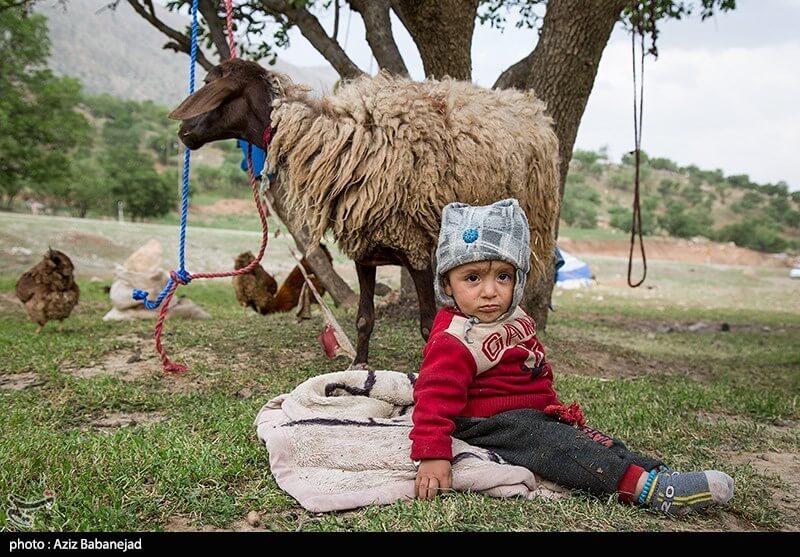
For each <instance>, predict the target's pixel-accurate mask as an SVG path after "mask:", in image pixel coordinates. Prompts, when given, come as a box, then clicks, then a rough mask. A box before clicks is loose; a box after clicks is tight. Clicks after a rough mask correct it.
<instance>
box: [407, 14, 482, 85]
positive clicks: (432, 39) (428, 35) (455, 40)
mask: <svg viewBox="0 0 800 557" xmlns="http://www.w3.org/2000/svg"><path fill="white" fill-rule="evenodd" d="M393 7H394V10H395V13H397V16H398V17H399V18H400V21H402V22H403V25H404V26H405V27H406V29H408V32H409V33H410V34H411V38H412V39H414V43H415V44H416V45H417V49H418V50H419V54H420V56H421V57H422V65H423V66H424V68H425V75H426V76H428V77H434V78H437V79H441V78H443V77H445V76H450V77H452V78H454V79H461V80H465V81H470V80H471V79H472V35H473V31H474V30H475V17H476V15H477V13H478V0H396V1H395V2H394V4H393Z"/></svg>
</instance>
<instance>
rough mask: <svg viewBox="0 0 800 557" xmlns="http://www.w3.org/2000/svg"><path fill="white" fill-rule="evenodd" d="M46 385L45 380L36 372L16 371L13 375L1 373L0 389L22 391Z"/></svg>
mask: <svg viewBox="0 0 800 557" xmlns="http://www.w3.org/2000/svg"><path fill="white" fill-rule="evenodd" d="M41 385H44V380H42V379H40V378H39V376H38V375H36V374H35V373H33V372H31V373H15V374H13V375H0V389H5V390H9V391H21V390H23V389H29V388H31V387H39V386H41Z"/></svg>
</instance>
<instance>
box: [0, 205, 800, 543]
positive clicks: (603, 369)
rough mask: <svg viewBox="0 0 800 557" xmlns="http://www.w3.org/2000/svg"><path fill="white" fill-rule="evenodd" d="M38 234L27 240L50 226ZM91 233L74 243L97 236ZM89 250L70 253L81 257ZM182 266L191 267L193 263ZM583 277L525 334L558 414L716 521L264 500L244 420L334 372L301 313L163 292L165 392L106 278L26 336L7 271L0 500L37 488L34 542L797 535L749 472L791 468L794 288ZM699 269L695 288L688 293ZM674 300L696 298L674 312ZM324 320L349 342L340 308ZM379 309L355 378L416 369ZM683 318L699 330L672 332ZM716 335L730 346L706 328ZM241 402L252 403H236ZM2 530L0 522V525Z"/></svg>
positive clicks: (530, 506)
mask: <svg viewBox="0 0 800 557" xmlns="http://www.w3.org/2000/svg"><path fill="white" fill-rule="evenodd" d="M34 218H41V217H34ZM36 222H37V225H38V226H37V229H38V230H39V231H45V233H46V231H48V230H51V229H57V228H58V227H59V226H61V225H62V224H63V223H60V222H59V221H57V220H52V221H51V220H50V219H44V220H40V221H36ZM114 224H115V223H111V225H114ZM89 226H98V227H100V226H101V225H97V224H93V223H89ZM149 226H156V225H149ZM142 229H147V230H149V228H147V227H143V228H142ZM142 229H139V230H140V231H141V230H142ZM109 230H110V231H113V230H114V229H113V228H110V229H104V228H102V227H101V228H96V229H94V232H92V229H89V230H84V232H91V233H93V234H97V235H101V234H102V235H103V237H109V236H108V235H107V234H110V233H111V232H109ZM165 233H166V232H165ZM169 233H170V235H174V230H169ZM12 234H13V235H16V236H17V237H18V238H19V239H20V241H23V240H25V239H26V235H25V234H24V227H21V226H20V225H18V224H14V223H12V224H11V225H9V224H8V221H3V222H0V235H2V236H0V238H7V237H8V236H10V235H12ZM203 234H204V236H203V241H202V242H200V240H199V239H198V240H197V241H198V243H202V244H204V245H205V246H206V249H209V250H212V249H213V250H215V249H219V253H225V250H226V249H227V250H230V249H238V248H237V247H236V245H235V242H234V240H232V239H231V238H245V239H248V240H252V236H251V235H244V236H241V235H239V236H235V235H234V233H232V232H223V231H214V230H207V231H204V232H203ZM28 235H30V234H28ZM139 238H140V239H141V236H139ZM37 241H42V240H37ZM112 241H113V242H114V243H115V244H117V245H119V246H120V248H119V251H120V252H122V251H123V247H125V248H127V245H128V244H127V243H126V242H128V240H125V241H123V238H122V237H121V236H120V237H114V238H112ZM131 241H132V240H131ZM87 242H88V240H84V241H83V243H82V244H81V245H80V246H73V247H74V248H75V249H77V248H78V247H80V249H82V250H83V249H85V250H86V252H85V253H86V254H87V255H86V257H87V258H88V259H90V257H89V255H90V254H91V249H90V246H89V244H88V243H87ZM215 242H219V243H220V245H221V246H222V247H219V248H215V247H213V245H214V243H215ZM209 246H211V247H209ZM169 249H170V248H165V251H167V250H169ZM193 253H194V254H196V255H197V256H198V257H201V258H202V257H205V252H203V251H202V250H201V249H200V248H196V249H195V251H194V252H190V255H191V254H193ZM225 255H226V256H227V253H225ZM104 257H106V256H104ZM108 257H109V258H112V257H114V256H113V254H111V255H109V256H108ZM590 263H591V259H590ZM596 263H597V264H598V265H597V267H598V269H597V270H596V272H597V273H598V280H599V285H598V286H597V287H595V288H593V289H587V290H581V291H564V292H561V293H560V294H559V295H558V296H556V298H555V299H554V300H555V306H556V312H554V313H552V314H551V321H550V325H549V327H548V330H547V331H546V332H545V333H543V334H542V339H543V341H544V343H545V345H546V346H547V348H548V353H549V356H550V357H551V359H552V360H553V362H554V366H555V369H556V378H557V379H556V381H557V382H556V386H557V388H558V391H559V393H560V395H561V398H562V399H563V400H565V401H571V400H578V401H580V402H581V404H582V406H583V407H584V410H585V412H586V414H587V415H588V416H589V417H590V419H591V422H592V423H593V424H594V425H595V426H596V427H599V428H600V429H604V430H606V431H610V432H613V433H614V434H615V435H616V436H618V437H620V438H622V439H625V440H626V442H627V443H628V445H629V446H630V447H631V448H633V449H635V450H638V451H641V452H648V453H651V454H655V455H657V456H659V457H661V458H663V459H665V460H666V461H667V462H669V463H670V464H671V465H673V466H675V467H677V468H681V469H690V468H707V467H712V468H717V469H721V470H724V471H726V472H728V473H729V474H731V475H732V476H734V477H735V478H736V496H735V497H734V499H733V501H732V503H731V504H730V505H729V506H727V507H725V508H724V509H716V510H713V511H711V512H708V513H702V514H697V515H692V516H689V517H684V518H680V519H675V518H670V517H665V516H660V515H655V514H651V513H648V512H644V511H641V510H638V509H635V508H631V507H627V506H623V505H619V504H618V503H615V502H614V501H612V500H610V499H609V500H607V499H604V498H597V497H593V496H589V495H585V494H575V495H574V496H571V497H568V498H566V499H563V500H560V501H557V502H550V501H544V500H532V501H521V500H516V499H510V500H498V499H492V498H489V497H485V496H481V495H475V494H464V493H458V494H454V495H451V496H448V497H445V498H443V499H440V500H437V501H434V502H432V503H431V502H420V501H414V502H402V503H401V502H398V503H396V504H393V505H387V506H380V507H369V508H365V509H360V510H355V511H350V512H342V513H329V514H314V513H309V512H306V511H304V510H303V509H302V508H301V507H299V505H297V503H296V502H295V501H294V500H293V499H292V498H291V497H290V496H289V495H287V494H286V493H285V492H283V491H282V490H280V489H279V488H278V487H277V485H276V484H275V482H274V480H273V478H272V476H271V475H270V473H269V461H268V455H267V451H266V450H265V448H264V446H263V444H262V443H260V442H259V441H258V440H257V439H256V438H255V431H254V429H253V427H252V420H253V418H254V417H255V415H256V413H257V412H258V410H259V409H260V407H261V406H262V405H263V404H264V402H266V401H267V400H269V398H271V397H273V396H275V395H277V394H279V393H283V392H287V391H289V390H291V389H292V388H293V387H294V386H295V385H297V384H298V383H300V382H301V381H303V380H304V379H306V378H309V377H312V376H315V375H318V374H320V373H324V372H327V371H333V370H336V369H341V368H342V367H344V366H346V364H347V362H345V361H343V360H342V359H339V360H335V361H330V360H327V359H325V357H324V356H323V355H322V352H321V350H320V349H319V348H318V345H317V341H316V338H315V337H316V334H317V333H318V331H319V328H320V321H319V317H315V319H314V320H312V321H310V322H304V323H299V324H298V323H296V322H295V320H294V316H293V315H291V314H284V315H273V316H266V317H262V316H256V315H255V314H253V313H249V314H245V313H243V312H242V310H241V309H240V308H239V307H238V306H237V305H236V302H235V298H234V295H233V292H232V289H231V288H230V284H229V282H227V281H225V280H222V281H202V282H194V283H192V284H191V285H189V286H187V287H184V288H182V289H181V291H180V292H181V293H182V294H186V295H187V296H189V297H190V298H191V299H192V300H193V301H195V302H197V303H198V304H200V305H201V306H202V307H204V308H205V309H206V310H207V311H209V313H211V315H212V319H210V320H207V321H202V322H193V323H187V322H180V321H168V322H167V325H166V329H165V330H166V333H165V337H164V344H165V346H166V348H167V350H168V352H169V353H170V355H171V356H172V357H173V358H174V359H176V360H177V361H182V362H185V363H187V364H188V365H189V366H190V371H189V373H187V374H186V375H184V376H181V377H172V376H165V375H163V374H162V373H161V372H160V371H159V368H158V365H157V360H155V359H153V358H152V354H153V352H154V349H153V345H152V336H151V335H152V325H153V324H152V322H136V323H131V322H113V323H108V322H103V321H102V320H101V317H102V315H103V314H104V313H105V311H106V310H107V309H108V303H107V294H106V293H105V291H104V286H108V285H109V284H110V279H108V278H103V279H101V280H100V281H90V280H89V277H90V276H91V274H92V273H85V274H83V275H81V277H80V286H81V293H82V294H81V295H82V297H81V303H80V305H79V306H78V307H77V308H76V311H75V312H74V313H73V315H72V316H71V317H70V318H69V319H68V320H66V321H65V322H64V323H63V324H62V325H61V327H59V324H57V323H50V324H48V325H47V327H46V328H45V330H44V331H43V332H42V333H41V334H39V335H36V334H34V332H33V331H34V328H35V325H34V324H32V323H30V322H29V321H28V319H27V316H26V315H25V313H24V311H23V310H22V309H21V308H20V307H18V306H14V305H12V304H10V303H9V302H7V300H8V298H9V297H10V296H12V295H13V288H14V283H15V281H16V276H17V275H16V272H10V271H9V270H7V269H6V268H4V269H3V271H0V304H2V305H0V346H3V358H2V360H0V376H2V378H3V379H8V378H11V377H14V376H20V377H21V376H30V377H32V378H34V379H36V380H37V381H39V382H40V383H41V384H40V385H38V386H35V387H30V388H27V389H23V390H8V389H0V403H2V405H3V408H4V411H3V412H2V413H0V429H1V430H2V431H3V432H4V434H3V436H2V437H0V496H3V497H6V496H7V495H8V494H10V493H13V494H16V495H18V496H20V497H24V498H29V499H34V498H36V497H38V496H40V495H41V493H42V492H43V491H44V490H45V489H51V490H53V491H55V493H56V503H55V505H54V506H53V508H52V509H50V510H45V509H42V510H40V511H37V512H36V513H35V514H34V515H33V517H34V521H35V522H34V526H35V528H36V529H42V530H59V531H74V530H79V531H89V530H101V531H102V530H161V529H168V528H170V525H171V524H173V523H174V521H175V520H178V519H180V520H183V521H186V522H188V523H189V524H190V525H192V526H193V527H196V528H200V527H202V526H210V527H216V528H234V529H235V528H237V527H238V526H237V525H238V524H240V523H241V521H242V520H243V518H244V516H245V515H246V514H247V512H249V511H251V510H256V511H258V512H260V513H261V514H262V515H263V523H264V525H265V527H266V528H268V529H272V530H288V531H293V530H297V529H300V530H306V531H333V530H336V531H340V530H359V531H360V530H369V531H384V530H385V531H398V530H426V531H428V530H430V531H519V530H543V531H563V530H598V531H614V530H625V531H653V530H655V531H663V530H666V531H672V530H714V531H725V530H731V529H735V530H781V529H795V530H796V529H797V528H800V520H799V519H798V513H797V511H796V501H797V498H798V497H800V485H798V484H797V482H796V481H787V480H791V478H792V477H794V476H793V475H792V474H790V473H789V471H788V470H781V469H780V468H764V467H763V466H762V464H765V463H767V461H764V460H760V459H759V457H758V455H765V456H766V457H767V458H773V461H774V460H775V458H776V457H775V455H784V456H786V455H788V456H790V457H791V456H792V455H793V458H795V459H797V458H798V454H799V453H800V429H798V423H800V409H798V400H797V399H798V393H800V373H798V372H800V311H798V308H797V305H796V304H797V303H798V302H797V301H796V300H797V299H798V298H800V296H798V294H800V285H798V284H797V281H795V282H789V281H788V279H785V281H784V282H781V277H780V275H779V273H778V272H777V271H774V270H767V271H761V270H759V271H758V272H757V273H754V274H753V273H750V272H749V271H748V270H747V269H744V268H705V267H704V266H702V265H695V266H694V268H695V271H693V272H692V271H689V270H688V267H686V266H679V265H670V264H667V263H663V264H662V263H658V264H654V265H653V266H652V267H651V273H652V274H651V277H650V278H648V283H646V284H648V285H650V286H655V287H656V288H654V289H652V290H646V289H645V290H641V289H637V290H624V289H622V288H620V287H619V286H615V284H614V277H615V276H616V274H618V273H619V271H620V269H624V263H625V262H624V261H621V260H620V261H616V262H615V261H612V260H610V259H604V260H597V261H596ZM20 265H21V264H20ZM79 269H80V267H79ZM698 272H707V273H708V276H710V277H711V279H709V281H708V282H707V283H706V284H702V281H700V282H698V283H693V282H692V281H695V280H696V279H695V277H696V276H697V274H696V273H698ZM682 284H694V286H692V287H691V288H684V289H683V294H684V295H683V296H681V295H680V294H681V285H682ZM698 291H701V292H698ZM754 297H755V298H758V300H755V301H754V300H751V299H750V298H754ZM781 300H783V303H780V302H781ZM678 302H680V303H682V304H684V306H685V309H684V307H682V306H680V305H678ZM659 308H661V309H659ZM335 312H336V313H337V315H338V317H340V318H341V322H342V324H343V326H344V327H345V329H346V330H347V333H348V335H350V338H355V335H354V322H355V314H354V312H353V311H352V310H348V311H343V310H339V309H336V310H335ZM392 313H393V315H392V317H384V318H383V320H379V321H378V322H377V325H376V328H375V333H374V335H373V339H372V343H371V364H372V365H373V366H374V367H375V368H377V369H381V368H385V369H398V370H415V369H416V368H417V367H418V365H419V360H420V353H421V349H422V340H421V339H420V337H419V333H418V328H417V327H418V326H417V323H416V322H415V321H414V320H413V319H411V318H405V317H403V316H402V313H403V312H392ZM398 313H399V315H394V314H398ZM315 315H316V314H315ZM379 316H380V313H379ZM698 321H703V322H704V323H707V324H708V325H709V328H708V329H703V330H699V331H696V332H692V331H689V330H688V328H687V327H688V325H690V324H693V323H697V322H698ZM722 322H726V323H728V324H729V325H730V326H731V330H730V331H729V332H722V331H720V330H719V327H717V326H718V325H719V324H720V323H722ZM670 327H672V329H673V330H671V331H670V330H668V329H669V328H670ZM137 352H138V353H140V355H141V357H142V358H143V359H144V363H143V364H142V365H143V368H141V369H144V370H145V371H144V372H143V373H140V374H138V375H136V374H134V373H133V372H132V371H130V373H129V372H128V371H129V370H128V368H123V369H122V370H121V371H120V372H119V373H117V374H108V373H106V374H98V375H95V376H93V377H90V378H84V377H80V376H79V374H78V373H77V371H78V370H82V369H89V368H102V367H103V366H107V365H108V364H109V362H110V361H111V360H112V359H113V358H118V359H119V358H122V360H121V361H122V362H125V358H127V357H128V356H129V355H131V354H134V353H137ZM140 364H141V363H140ZM135 365H138V364H130V366H129V368H130V370H133V369H134V367H135ZM244 388H247V389H249V390H250V392H252V396H251V397H246V396H242V395H241V394H240V392H241V391H242V389H244ZM134 413H136V415H138V416H144V418H143V419H141V420H140V421H139V423H134V424H132V425H129V426H128V427H101V426H99V425H97V422H98V420H99V419H100V418H104V417H108V416H110V415H120V414H122V415H131V414H134ZM795 462H796V460H795ZM782 496H783V497H785V498H787V497H788V500H789V503H787V502H786V501H784V500H782V499H781V497H782ZM792 501H794V502H795V503H794V504H795V507H794V510H793V508H792ZM13 528H14V527H13V525H11V524H10V523H8V522H7V521H6V518H5V516H4V514H2V513H0V529H13Z"/></svg>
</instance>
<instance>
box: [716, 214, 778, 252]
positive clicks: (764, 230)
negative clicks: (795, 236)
mask: <svg viewBox="0 0 800 557" xmlns="http://www.w3.org/2000/svg"><path fill="white" fill-rule="evenodd" d="M780 233H781V229H780V227H779V226H777V225H775V224H773V223H769V222H765V221H761V220H755V219H746V220H744V221H742V222H737V223H734V224H729V225H727V226H724V227H723V228H722V229H721V230H719V232H717V233H716V235H715V236H716V239H717V240H719V241H722V242H734V243H735V244H736V245H737V246H741V247H746V248H751V249H755V250H758V251H766V252H770V253H776V252H780V251H783V250H785V249H786V248H787V247H788V245H789V244H788V243H787V242H786V240H784V239H783V238H781V236H780Z"/></svg>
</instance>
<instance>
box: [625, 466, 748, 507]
mask: <svg viewBox="0 0 800 557" xmlns="http://www.w3.org/2000/svg"><path fill="white" fill-rule="evenodd" d="M647 487H648V486H647V485H646V486H645V489H643V490H642V494H641V495H640V496H639V501H638V502H639V504H640V505H644V506H648V507H650V508H651V509H654V510H660V511H663V512H667V513H670V514H686V513H689V512H692V511H694V510H697V509H701V508H703V507H708V506H710V505H722V504H724V503H727V502H728V501H730V499H731V497H733V478H731V477H730V476H729V475H727V474H725V473H724V472H718V471H717V470H706V471H705V472H684V473H681V472H661V473H657V474H656V475H655V477H654V478H653V481H652V483H651V485H650V486H649V489H648V488H647Z"/></svg>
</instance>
